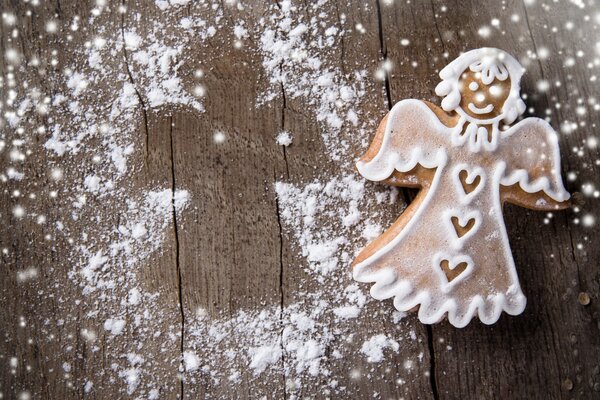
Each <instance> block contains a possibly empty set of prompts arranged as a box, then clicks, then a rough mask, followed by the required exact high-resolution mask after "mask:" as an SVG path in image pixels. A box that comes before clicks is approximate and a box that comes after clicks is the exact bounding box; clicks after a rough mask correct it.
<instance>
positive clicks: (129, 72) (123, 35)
mask: <svg viewBox="0 0 600 400" xmlns="http://www.w3.org/2000/svg"><path fill="white" fill-rule="evenodd" d="M121 4H122V6H125V0H123V1H122V2H121ZM121 40H122V41H123V60H124V61H125V70H126V71H127V76H128V77H129V82H130V83H131V84H132V85H133V90H134V91H135V95H136V97H137V99H138V101H139V102H140V108H141V110H142V118H143V120H144V132H145V134H146V140H145V147H144V149H145V153H144V162H145V164H146V166H148V146H149V137H150V135H149V132H150V131H149V128H148V114H147V112H146V103H145V102H144V99H143V98H142V94H141V93H140V91H139V90H138V87H137V84H136V83H135V80H134V79H133V74H132V73H131V69H130V68H129V55H128V54H127V47H126V46H125V14H122V15H121Z"/></svg>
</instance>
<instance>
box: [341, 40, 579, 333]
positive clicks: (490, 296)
mask: <svg viewBox="0 0 600 400" xmlns="http://www.w3.org/2000/svg"><path fill="white" fill-rule="evenodd" d="M522 74H523V68H522V67H521V66H520V65H519V63H518V62H517V61H516V60H515V59H514V58H512V57H511V56H510V55H508V54H506V53H505V52H503V51H501V50H498V49H490V48H484V49H478V50H472V51H469V52H467V53H465V54H463V55H461V56H460V57H459V58H457V59H456V60H454V61H453V62H452V63H450V64H449V65H448V66H447V67H446V68H444V69H443V70H442V71H441V72H440V77H441V78H442V82H441V83H440V84H439V85H438V86H437V88H436V93H437V94H438V95H440V96H442V97H443V100H442V109H440V108H439V107H437V106H435V105H433V104H430V103H425V102H423V101H419V100H412V99H409V100H402V101H400V102H399V103H397V104H396V105H395V106H394V107H393V108H392V110H391V111H390V112H389V113H388V115H387V116H386V117H385V118H384V120H383V121H382V123H381V124H380V126H379V129H378V130H377V133H376V135H375V138H374V139H373V142H372V144H371V147H370V148H369V150H368V151H367V152H366V154H365V155H364V156H363V157H362V158H361V159H360V161H359V162H358V163H357V168H358V171H359V172H360V173H361V174H362V175H363V176H364V177H365V178H367V179H369V180H372V181H377V182H383V183H387V184H391V185H395V186H407V187H415V186H418V187H420V188H421V191H420V192H419V194H418V196H417V197H416V199H415V200H414V201H413V202H412V203H411V204H410V205H409V206H408V207H407V208H406V210H405V211H404V212H403V213H402V215H400V217H399V218H398V219H397V220H396V222H395V223H394V224H392V226H390V227H389V229H388V230H387V231H386V232H384V233H383V234H382V235H381V236H380V237H378V238H377V239H375V240H374V241H373V242H371V243H369V244H368V245H367V246H366V247H365V248H364V249H363V251H361V253H360V254H359V255H358V256H357V258H356V260H355V262H354V269H353V276H354V278H355V279H356V280H358V281H359V282H372V283H374V285H373V286H372V288H371V294H372V295H373V297H375V298H376V299H386V298H390V297H393V298H394V306H395V307H396V308H397V309H398V310H400V311H409V310H413V309H415V308H418V310H419V311H418V313H419V319H420V320H421V321H422V322H423V323H435V322H438V321H440V320H441V319H443V318H448V320H449V322H450V323H451V324H453V325H455V326H457V327H462V326H465V325H466V324H468V323H469V322H470V321H471V319H472V318H473V317H477V318H479V320H481V321H482V322H484V323H486V324H491V323H494V322H496V321H497V320H498V318H499V317H500V314H501V313H502V312H503V311H504V312H506V313H508V314H511V315H516V314H519V313H521V312H522V311H523V310H524V308H525V304H526V300H525V296H524V294H523V292H522V291H521V286H520V284H519V279H518V276H517V270H516V267H515V264H514V261H513V257H512V253H511V250H510V244H509V240H508V234H507V232H506V227H505V226H504V220H503V217H502V205H503V204H504V203H505V202H511V203H514V204H517V205H520V206H523V207H528V208H531V209H534V210H556V209H560V208H565V207H567V206H568V202H567V200H568V198H569V194H568V193H567V191H566V190H565V188H564V187H563V183H562V178H561V175H560V155H559V149H558V135H557V134H556V132H554V130H553V129H552V128H551V127H550V125H548V123H547V122H545V121H544V120H541V119H539V118H526V119H524V120H522V121H520V122H519V123H517V124H514V125H513V126H510V124H512V123H513V122H514V121H515V119H516V118H517V117H518V116H519V115H520V114H521V113H523V111H524V110H525V104H524V103H523V101H522V100H521V98H520V89H519V83H520V79H521V75H522ZM500 121H503V122H504V123H505V124H506V125H508V128H507V129H506V130H504V131H502V135H500V134H499V132H498V124H499V122H500Z"/></svg>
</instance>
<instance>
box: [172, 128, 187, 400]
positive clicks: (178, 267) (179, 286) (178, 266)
mask: <svg viewBox="0 0 600 400" xmlns="http://www.w3.org/2000/svg"><path fill="white" fill-rule="evenodd" d="M169 140H170V149H171V192H172V193H171V194H172V195H171V209H172V212H173V233H174V237H175V267H176V271H177V291H178V296H179V314H180V316H181V332H180V333H181V339H180V341H179V350H180V352H181V360H182V362H183V352H184V340H185V311H184V309H183V284H182V283H183V280H182V275H181V263H180V251H179V227H178V224H177V208H176V204H175V191H176V189H177V184H176V180H175V151H174V146H173V116H171V117H169ZM179 396H180V398H181V399H183V398H184V380H183V377H182V378H181V379H180V388H179Z"/></svg>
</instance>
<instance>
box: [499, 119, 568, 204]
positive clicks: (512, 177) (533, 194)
mask: <svg viewBox="0 0 600 400" xmlns="http://www.w3.org/2000/svg"><path fill="white" fill-rule="evenodd" d="M502 134H503V135H504V138H503V139H504V140H502V146H501V149H500V153H501V158H502V163H504V165H503V166H504V174H503V176H502V178H501V180H500V183H501V196H502V201H503V202H509V203H513V204H517V205H519V206H522V207H526V208H530V209H534V210H544V211H552V210H557V209H564V208H567V207H569V206H570V201H569V198H570V195H569V193H568V192H567V190H566V189H565V187H564V184H563V180H562V177H561V167H560V151H559V146H558V135H557V134H556V132H555V131H554V129H552V127H551V126H550V125H549V124H548V123H547V122H546V121H544V120H542V119H539V118H527V119H524V120H523V121H521V122H519V123H518V124H516V125H515V126H513V127H512V128H510V129H509V130H508V131H506V132H503V133H502Z"/></svg>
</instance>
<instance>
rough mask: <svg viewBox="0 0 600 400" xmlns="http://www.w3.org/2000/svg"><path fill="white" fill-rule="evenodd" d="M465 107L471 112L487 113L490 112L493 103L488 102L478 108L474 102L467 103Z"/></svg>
mask: <svg viewBox="0 0 600 400" xmlns="http://www.w3.org/2000/svg"><path fill="white" fill-rule="evenodd" d="M467 107H469V110H471V112H472V113H473V114H487V113H491V112H492V110H493V109H494V105H493V104H488V105H487V106H485V107H483V108H479V107H477V106H476V105H475V104H473V103H469V105H468V106H467Z"/></svg>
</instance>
